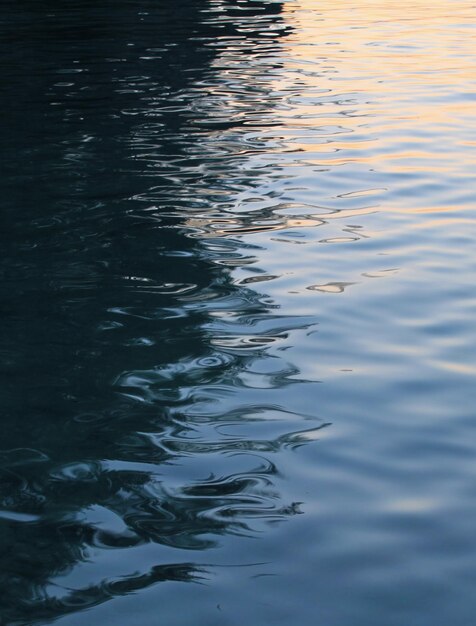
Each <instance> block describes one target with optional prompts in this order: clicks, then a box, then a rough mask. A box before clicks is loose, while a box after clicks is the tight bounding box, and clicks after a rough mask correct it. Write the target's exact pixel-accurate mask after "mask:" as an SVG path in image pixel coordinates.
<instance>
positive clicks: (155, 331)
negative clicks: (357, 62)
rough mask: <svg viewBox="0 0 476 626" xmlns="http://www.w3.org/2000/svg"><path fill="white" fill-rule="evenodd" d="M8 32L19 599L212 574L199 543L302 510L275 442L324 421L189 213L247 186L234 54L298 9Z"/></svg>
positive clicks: (265, 313) (57, 12) (7, 308)
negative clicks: (294, 396) (211, 96)
mask: <svg viewBox="0 0 476 626" xmlns="http://www.w3.org/2000/svg"><path fill="white" fill-rule="evenodd" d="M1 28H2V31H3V35H4V37H3V41H4V44H3V48H4V49H3V50H2V56H3V59H4V61H3V63H4V69H3V74H4V83H3V85H2V92H3V93H2V98H4V102H5V103H6V107H5V109H6V111H7V116H6V117H7V132H6V137H5V143H4V148H3V149H4V151H5V152H4V154H5V157H4V162H5V165H6V168H5V169H6V175H5V184H6V189H7V192H6V194H5V202H4V204H5V207H4V210H3V214H2V220H3V222H4V224H3V227H2V229H1V231H0V239H1V243H2V248H3V250H4V256H3V263H2V269H1V272H2V287H1V290H2V294H1V295H2V302H3V304H2V327H1V330H2V349H1V350H2V358H1V368H2V374H3V379H4V385H3V390H2V413H3V416H2V420H3V421H2V425H3V428H2V445H1V448H2V449H1V451H0V469H1V472H2V482H1V487H0V524H1V528H2V532H1V535H0V558H1V563H2V583H1V585H2V600H1V601H0V606H1V615H2V618H1V619H2V620H3V622H2V623H5V624H30V623H36V622H38V621H40V622H41V621H48V620H50V619H54V618H57V617H59V616H61V615H65V614H67V613H71V612H76V611H79V610H82V609H84V608H87V607H92V606H95V605H97V604H99V603H101V602H104V601H106V600H109V599H111V598H113V597H115V596H118V595H123V594H127V593H129V592H133V591H137V590H139V589H142V588H145V587H147V586H150V585H152V584H154V583H157V582H159V581H166V580H169V581H184V582H185V581H197V582H199V581H201V580H203V579H204V578H206V576H207V565H206V563H207V559H206V558H204V559H203V563H205V564H202V565H201V564H200V563H198V564H197V563H196V562H195V558H192V556H193V555H194V553H193V552H190V551H191V550H195V551H196V550H205V549H207V548H209V547H211V546H213V545H215V544H216V541H217V537H218V536H219V535H224V534H238V535H240V534H241V535H252V534H253V533H254V532H255V531H256V529H257V528H259V527H260V525H261V526H262V525H263V524H264V525H266V524H268V523H269V522H273V521H279V520H281V519H285V518H286V517H288V516H289V515H293V514H296V513H299V504H298V503H295V502H284V501H283V499H282V497H281V496H280V494H279V492H278V491H277V490H276V486H275V484H274V477H275V476H276V475H277V474H278V473H279V470H278V468H277V467H276V465H275V464H274V462H273V460H272V458H273V454H274V453H275V452H279V451H280V450H282V449H284V448H286V447H291V448H292V447H295V446H298V445H300V444H301V443H303V442H304V441H305V440H306V439H307V438H308V437H309V436H310V434H309V433H308V432H307V431H306V430H305V429H303V428H302V429H301V430H302V432H294V431H295V430H296V425H295V422H296V420H295V416H293V415H291V414H287V413H286V411H284V410H283V408H282V406H280V405H279V401H276V402H277V403H276V402H274V401H273V402H272V401H271V399H270V396H269V389H274V390H276V391H278V389H282V388H284V387H286V385H290V384H296V385H299V380H298V374H299V372H297V371H296V369H295V368H293V366H292V365H291V364H288V363H286V362H285V361H284V360H283V359H282V358H281V357H279V355H276V354H274V356H273V355H271V354H269V352H268V351H269V348H270V346H274V345H275V344H276V343H277V342H278V343H279V341H280V339H282V338H283V337H285V336H286V332H287V330H288V329H289V327H290V324H292V322H290V321H289V320H288V321H287V322H286V323H283V321H282V320H280V317H279V311H278V310H277V307H276V305H274V304H273V302H272V301H270V300H268V299H267V298H266V296H265V295H262V294H260V293H259V292H257V291H251V290H250V289H249V288H248V287H247V285H236V284H233V282H232V281H231V278H230V272H229V270H228V267H227V266H233V264H239V263H241V262H243V263H246V258H245V257H243V254H242V252H241V251H239V250H238V246H237V244H235V243H234V242H233V241H232V240H227V239H218V238H216V239H215V238H211V239H208V240H207V242H206V245H205V244H204V243H203V242H201V240H200V237H199V236H198V237H195V238H193V237H189V236H187V233H190V232H192V231H194V230H195V231H196V228H195V227H196V224H197V223H199V222H200V219H201V218H199V217H198V218H195V222H193V219H192V218H191V220H189V223H188V226H187V220H185V221H184V215H185V214H186V212H187V211H190V214H191V215H192V216H193V212H194V211H195V212H196V213H198V214H200V213H201V212H203V211H204V210H205V211H206V210H207V209H209V208H210V207H213V203H214V202H215V201H216V202H224V200H225V201H226V199H227V197H229V196H230V195H232V194H233V191H234V189H233V184H230V183H229V181H228V176H229V175H230V172H229V171H227V166H226V165H223V164H222V165H221V167H220V166H218V167H216V166H215V168H214V167H211V166H210V162H209V161H207V159H208V157H210V155H211V156H213V155H215V161H216V159H217V158H218V159H219V158H220V146H218V145H217V146H216V148H215V147H214V144H213V141H214V139H215V137H216V132H217V130H223V129H226V128H229V129H233V128H235V127H239V125H240V124H242V123H243V119H242V118H237V119H233V118H230V119H228V120H226V119H224V117H223V116H219V115H217V116H216V117H214V115H213V106H212V105H213V103H212V105H211V106H212V109H211V110H208V111H207V110H203V109H201V108H200V102H201V100H200V99H202V101H203V98H204V96H205V97H208V91H207V90H208V89H209V86H210V85H214V84H215V85H216V84H217V83H219V81H220V72H221V71H223V70H222V68H220V67H214V61H215V59H216V58H217V56H218V55H219V54H221V53H222V52H223V51H226V50H229V49H232V48H233V45H234V42H236V45H238V44H239V46H241V49H240V50H239V53H240V54H245V55H247V56H248V57H249V58H253V55H255V56H256V58H259V56H260V54H261V50H262V49H264V48H267V49H269V48H270V47H272V46H277V45H278V40H279V38H281V37H282V36H283V35H285V33H286V28H285V26H284V24H283V23H282V22H281V18H280V4H279V3H272V2H262V1H251V0H250V1H247V2H240V3H238V4H235V3H232V2H229V3H227V2H225V1H223V0H216V1H214V2H202V3H200V2H197V1H195V2H191V1H189V0H179V1H178V2H174V3H165V2H152V1H151V0H149V1H146V2H135V1H130V2H120V3H117V2H114V3H113V2H106V3H97V2H87V1H84V0H83V1H82V2H80V3H75V5H74V7H73V6H72V5H68V4H62V5H61V6H59V5H58V4H57V3H54V2H53V3H51V2H50V3H41V7H40V6H39V4H38V3H35V2H24V3H22V4H21V8H19V5H18V4H17V3H14V2H8V3H7V5H6V8H5V7H4V15H3V18H2V24H1ZM270 29H271V32H272V33H273V36H272V37H269V32H270ZM265 31H266V32H265ZM263 32H264V35H263ZM265 37H266V38H265ZM249 58H248V61H249ZM269 106H270V102H264V103H263V107H269ZM258 114H259V111H258ZM207 143H208V144H209V153H208V155H207V154H205V155H204V156H203V157H202V156H201V154H200V150H201V148H202V147H203V146H204V145H206V144H207ZM230 145H233V144H232V143H230ZM197 146H198V148H197ZM239 149H242V146H241V147H240V146H238V144H237V147H236V151H237V153H238V150H239ZM228 150H229V151H230V148H228ZM214 151H215V152H214ZM229 156H230V157H233V149H231V155H229ZM234 176H235V178H234V180H235V182H236V180H237V177H236V174H235V175H234ZM241 184H242V185H245V186H246V185H247V184H248V183H247V181H242V183H241ZM197 220H198V221H197ZM208 221H210V219H209V220H208ZM212 221H213V220H212ZM218 234H220V233H218ZM250 253H251V254H252V250H251V251H250ZM303 323H305V321H304V322H303V321H302V320H299V324H301V325H302V324H303ZM250 372H251V373H254V375H255V376H256V377H260V380H261V384H260V385H254V386H253V385H251V386H249V385H247V383H246V380H245V379H246V375H248V376H250V375H251V374H250ZM276 397H277V398H279V394H278V395H277V396H276ZM268 422H269V424H271V426H269V427H267V429H264V430H263V429H262V428H261V427H262V425H263V424H265V423H266V424H267V423H268ZM291 424H293V425H292V426H291ZM260 428H261V430H260ZM255 432H256V437H255V436H254V435H253V433H255ZM270 432H273V433H275V434H274V435H273V437H270ZM260 433H261V436H260ZM263 433H264V438H263ZM290 433H291V434H290ZM146 544H147V545H149V546H150V545H151V544H153V545H154V546H155V547H156V548H157V550H156V551H155V552H152V553H150V554H151V556H150V557H149V562H147V559H144V557H143V552H140V550H141V547H142V546H144V545H146ZM172 549H173V550H175V552H176V553H177V554H179V556H178V557H177V556H174V555H175V552H173V551H172ZM110 550H117V551H119V550H123V551H124V558H123V559H122V560H121V559H117V560H116V561H115V562H114V563H115V564H113V565H112V566H111V565H110V563H109V562H108V561H107V559H105V558H103V555H104V554H106V553H108V551H110ZM161 550H162V552H161ZM177 550H179V551H184V550H187V551H189V552H187V553H186V554H188V555H189V556H188V558H184V559H182V556H183V554H184V553H183V552H180V553H179V552H177ZM136 551H138V552H137V553H138V554H139V553H140V555H141V556H140V557H137V558H136V556H135V555H136ZM151 560H152V561H151ZM96 565H97V571H96ZM77 570H78V571H79V572H80V573H79V575H77V574H76V571H77ZM81 572H82V573H81ZM131 572H136V573H132V574H131Z"/></svg>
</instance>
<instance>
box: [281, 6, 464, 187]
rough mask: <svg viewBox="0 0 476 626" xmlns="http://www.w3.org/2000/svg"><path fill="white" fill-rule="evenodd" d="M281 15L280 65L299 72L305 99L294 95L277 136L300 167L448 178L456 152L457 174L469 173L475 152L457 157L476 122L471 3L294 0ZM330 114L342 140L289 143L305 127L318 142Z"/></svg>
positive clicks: (282, 86) (308, 140)
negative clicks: (367, 168)
mask: <svg viewBox="0 0 476 626" xmlns="http://www.w3.org/2000/svg"><path fill="white" fill-rule="evenodd" d="M284 7H285V11H286V13H287V14H288V19H289V22H290V23H291V24H292V25H293V27H294V28H293V32H292V34H291V35H290V36H289V38H288V39H287V41H286V44H287V46H288V50H289V52H290V57H291V58H290V60H289V67H293V68H295V69H296V70H299V75H300V89H301V93H303V94H305V98H300V97H299V96H297V97H296V99H295V107H293V109H292V110H291V111H290V112H289V118H288V119H287V120H286V128H287V129H288V131H289V134H288V137H289V141H290V142H292V145H293V146H294V148H295V149H296V150H299V151H302V152H304V153H306V160H307V161H309V157H311V158H312V160H313V161H314V162H315V163H319V162H322V160H323V159H325V163H326V164H327V165H330V166H338V165H342V164H344V163H346V162H347V161H348V160H349V159H352V160H358V161H359V162H361V163H366V164H368V165H374V166H378V167H379V168H391V170H392V171H393V172H404V171H421V172H427V173H431V174H435V175H437V174H444V173H445V172H447V171H449V170H451V168H452V167H453V164H452V162H451V155H456V154H457V156H458V162H459V163H458V167H460V168H461V161H462V160H463V161H464V162H465V163H466V164H467V166H468V167H470V166H474V164H475V163H476V155H475V152H474V151H471V150H466V148H468V147H471V146H472V145H473V144H474V142H473V141H471V140H468V137H467V130H468V126H470V124H472V123H474V117H475V114H474V103H475V87H476V68H475V64H474V50H475V49H476V38H475V32H476V31H475V18H476V10H475V7H474V3H472V2H470V1H456V2H455V1H451V0H450V1H448V0H445V1H440V2H432V3H431V4H429V3H428V2H426V0H425V1H417V2H399V3H395V2H393V1H392V2H390V1H384V2H382V1H380V0H379V1H378V2H377V1H375V2H364V3H363V2H355V1H351V2H341V3H339V4H338V6H336V3H335V2H316V1H315V0H299V2H292V3H288V4H285V5H284ZM284 87H285V86H284V85H282V84H280V83H279V81H278V83H277V84H276V88H277V89H279V88H284ZM319 93H322V94H323V96H322V98H321V101H318V99H319ZM313 95H314V99H312V96H313ZM311 99H312V101H311V102H306V100H307V101H309V100H311ZM316 105H317V106H316ZM339 112H340V114H341V116H340V117H341V119H340V120H339V128H340V130H341V131H344V132H343V133H342V135H341V136H339V135H337V134H334V133H333V129H332V128H329V132H328V136H332V142H331V143H321V142H312V141H310V137H309V136H308V137H307V138H306V141H302V140H300V139H299V137H293V132H294V133H296V135H299V133H300V129H301V128H302V127H307V128H309V126H310V125H311V123H313V124H315V125H316V126H318V127H320V128H321V129H322V130H323V131H324V132H323V136H326V134H325V127H326V124H335V121H336V114H337V115H338V114H339ZM284 118H286V116H284ZM346 131H347V132H346ZM348 131H352V132H353V133H355V135H356V136H355V137H354V138H353V140H352V141H349V140H348V139H349V136H348ZM435 135H438V136H439V137H440V138H441V143H440V144H439V145H438V146H435V145H434V138H435ZM349 152H350V154H349ZM339 153H340V154H339Z"/></svg>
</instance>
